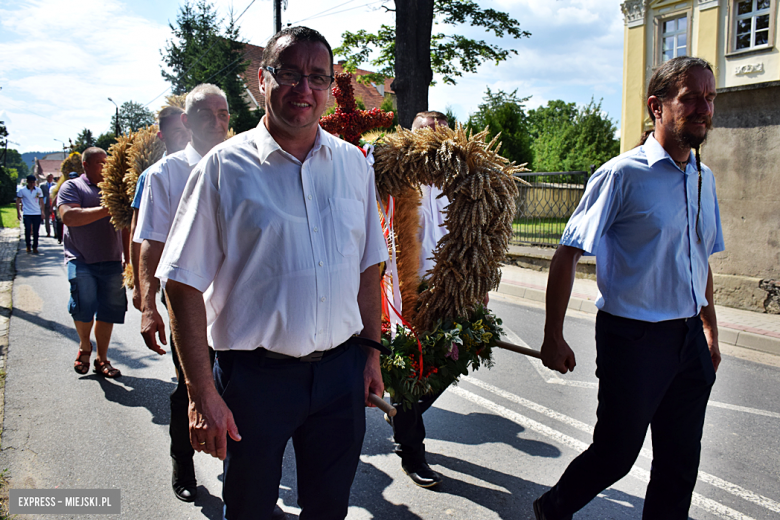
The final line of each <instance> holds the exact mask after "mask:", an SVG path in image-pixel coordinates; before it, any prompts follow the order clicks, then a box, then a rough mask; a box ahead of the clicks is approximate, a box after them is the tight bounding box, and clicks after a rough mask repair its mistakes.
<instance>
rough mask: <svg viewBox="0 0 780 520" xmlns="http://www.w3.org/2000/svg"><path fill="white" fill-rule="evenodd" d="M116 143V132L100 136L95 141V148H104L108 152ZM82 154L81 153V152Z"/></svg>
mask: <svg viewBox="0 0 780 520" xmlns="http://www.w3.org/2000/svg"><path fill="white" fill-rule="evenodd" d="M115 142H116V135H114V132H106V133H105V134H100V135H99V136H98V138H97V139H96V140H95V146H97V147H98V148H102V149H103V150H105V151H108V149H109V148H111V145H112V144H114V143H115ZM79 153H81V152H79Z"/></svg>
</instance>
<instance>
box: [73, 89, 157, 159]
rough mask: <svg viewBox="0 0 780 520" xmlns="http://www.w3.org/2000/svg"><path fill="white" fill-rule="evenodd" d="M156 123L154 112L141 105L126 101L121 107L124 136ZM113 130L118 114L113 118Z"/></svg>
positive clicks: (120, 126)
mask: <svg viewBox="0 0 780 520" xmlns="http://www.w3.org/2000/svg"><path fill="white" fill-rule="evenodd" d="M154 122H155V117H154V114H153V113H152V111H151V110H149V109H148V108H146V107H145V106H144V105H142V104H141V103H136V102H135V101H125V102H124V103H122V106H121V107H119V129H120V130H122V133H123V134H129V133H130V132H135V131H136V130H138V129H139V128H146V127H147V126H149V125H153V124H154ZM111 128H116V114H114V115H113V116H111ZM82 133H83V131H82ZM90 134H91V132H90ZM84 150H86V148H85V149H84Z"/></svg>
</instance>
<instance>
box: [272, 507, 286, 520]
mask: <svg viewBox="0 0 780 520" xmlns="http://www.w3.org/2000/svg"><path fill="white" fill-rule="evenodd" d="M286 518H287V515H286V514H284V511H282V508H281V507H279V505H278V504H277V505H275V506H274V512H273V513H271V520H286Z"/></svg>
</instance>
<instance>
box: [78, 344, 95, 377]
mask: <svg viewBox="0 0 780 520" xmlns="http://www.w3.org/2000/svg"><path fill="white" fill-rule="evenodd" d="M91 355H92V351H90V352H82V351H81V350H79V354H78V356H76V361H74V362H73V370H75V371H76V373H77V374H81V375H84V374H86V373H87V372H89V358H90V356H91ZM84 356H86V358H87V360H86V361H84Z"/></svg>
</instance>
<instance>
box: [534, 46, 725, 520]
mask: <svg viewBox="0 0 780 520" xmlns="http://www.w3.org/2000/svg"><path fill="white" fill-rule="evenodd" d="M714 99H715V77H714V75H713V73H712V68H711V67H710V65H709V64H708V63H707V62H706V61H704V60H702V59H699V58H690V57H681V58H675V59H672V60H669V61H668V62H666V63H664V64H663V65H662V66H661V67H660V68H658V70H656V72H655V73H654V74H653V77H652V78H651V79H650V83H649V86H648V90H647V110H648V112H649V114H650V117H651V118H652V119H653V121H654V123H655V130H654V132H653V134H652V135H650V136H648V138H647V140H646V141H645V143H644V144H643V145H641V146H638V147H637V148H634V149H633V150H631V151H629V152H626V153H624V154H622V155H620V156H618V157H616V158H614V159H612V160H611V161H609V162H607V163H606V164H605V165H604V166H602V167H601V168H600V169H599V170H598V171H597V172H596V174H595V175H594V176H593V177H592V178H591V179H590V181H589V182H588V187H587V189H586V190H585V194H584V195H583V198H582V201H581V202H580V204H579V206H578V207H577V210H576V211H575V213H574V215H572V217H571V219H570V220H569V223H568V225H567V226H566V230H565V231H564V233H563V237H562V238H561V246H560V247H559V248H558V250H557V251H556V253H555V256H554V257H553V260H552V264H551V265H550V276H549V279H548V282H547V317H546V322H545V329H544V342H543V344H542V361H543V362H544V365H545V366H546V367H548V368H550V369H553V370H558V371H559V372H561V373H564V374H565V373H566V372H567V371H570V370H574V367H575V364H576V363H575V358H574V352H573V351H572V350H571V348H569V345H568V344H567V343H566V341H565V340H564V338H563V320H564V315H565V312H566V306H567V303H568V301H569V297H570V295H571V290H572V284H573V280H574V271H575V267H576V265H577V261H578V260H579V258H580V257H581V256H582V255H583V254H588V255H594V254H595V255H596V257H597V259H598V262H597V269H598V273H597V274H598V286H599V293H600V294H599V298H598V300H597V302H596V305H597V307H598V308H599V312H598V315H597V317H596V351H597V360H596V363H597V369H596V375H597V376H598V378H599V394H598V398H599V405H598V410H597V413H596V415H597V423H596V426H595V429H594V432H593V443H592V444H591V445H590V447H589V448H588V449H587V450H586V451H585V452H584V453H582V454H581V455H580V456H579V457H577V458H576V459H575V460H574V461H572V463H571V464H570V465H569V467H568V468H567V469H566V471H565V472H564V474H563V475H562V476H561V478H560V480H559V481H558V483H557V484H556V485H555V486H553V488H552V489H550V490H549V491H547V492H546V493H544V494H543V495H542V496H541V497H540V498H538V499H537V500H536V501H535V502H534V505H533V508H534V513H535V514H536V518H537V519H545V520H561V519H570V518H572V514H573V513H575V512H576V511H578V510H580V509H581V508H582V507H584V506H585V505H586V504H587V503H588V502H590V501H591V500H592V499H593V498H594V497H595V496H596V495H597V494H598V493H600V492H601V491H602V490H604V489H606V488H607V487H609V486H610V485H612V484H613V483H614V482H616V481H618V480H619V479H621V478H622V477H623V476H624V475H626V474H627V473H628V472H629V471H630V470H631V467H632V465H633V464H634V461H635V460H636V458H637V456H638V454H639V451H640V449H641V448H642V444H643V442H644V439H645V434H646V433H647V428H648V426H652V433H653V435H652V439H653V463H652V470H651V472H650V483H649V484H648V486H647V492H646V495H645V503H644V513H643V516H642V518H644V519H664V520H675V519H686V518H688V509H689V507H690V503H691V494H692V492H693V487H694V484H695V483H696V476H697V472H698V466H699V456H700V451H701V436H702V429H703V425H704V413H705V410H706V406H707V399H708V398H709V395H710V390H711V388H712V385H713V384H714V382H715V372H716V371H717V369H718V364H719V363H720V351H719V349H718V326H717V321H716V318H715V308H714V304H713V298H712V292H713V290H712V270H711V269H710V267H709V262H708V257H709V256H710V255H711V254H713V253H716V252H718V251H722V250H723V247H724V246H723V234H722V231H721V226H720V215H719V211H718V201H717V197H716V194H715V178H714V177H713V175H712V172H711V171H710V169H709V168H707V167H706V166H704V165H703V164H701V160H700V157H699V146H700V145H701V144H702V143H703V142H704V139H705V138H706V136H707V130H708V129H709V128H710V126H711V122H712V114H713V108H714ZM692 150H695V153H694V151H692Z"/></svg>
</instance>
